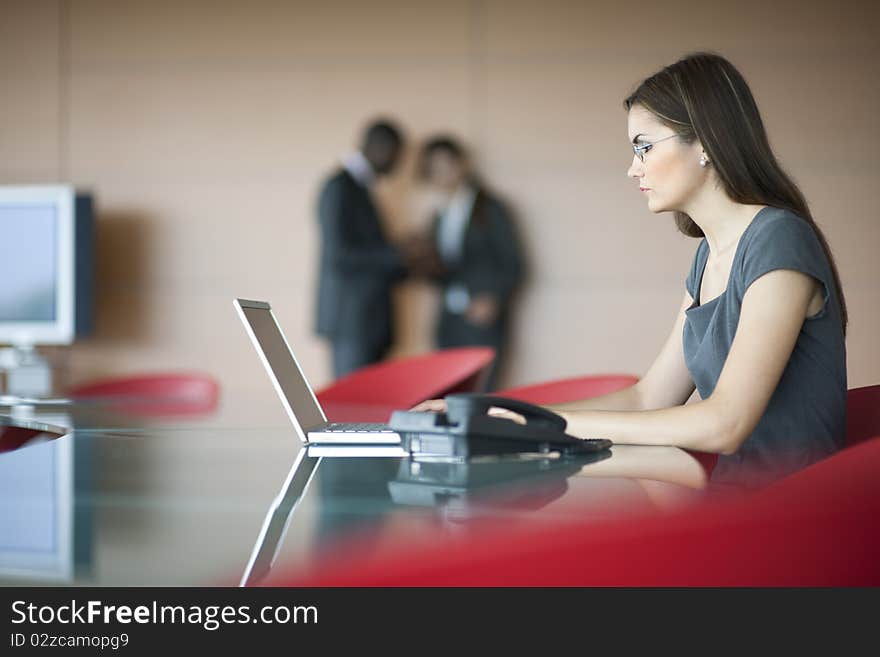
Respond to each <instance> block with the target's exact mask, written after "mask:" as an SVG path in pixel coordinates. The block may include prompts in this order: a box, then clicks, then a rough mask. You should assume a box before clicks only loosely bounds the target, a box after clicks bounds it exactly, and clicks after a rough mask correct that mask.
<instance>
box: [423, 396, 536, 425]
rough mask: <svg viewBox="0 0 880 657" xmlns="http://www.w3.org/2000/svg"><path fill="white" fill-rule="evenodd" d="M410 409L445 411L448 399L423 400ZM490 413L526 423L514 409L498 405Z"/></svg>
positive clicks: (430, 411) (428, 411)
mask: <svg viewBox="0 0 880 657" xmlns="http://www.w3.org/2000/svg"><path fill="white" fill-rule="evenodd" d="M409 410H410V411H411V412H415V413H445V412H446V400H445V399H428V400H427V401H423V402H422V403H421V404H416V405H415V406H413V407H412V408H411V409H409ZM488 415H491V416H492V417H497V418H501V419H503V420H513V421H514V422H516V423H517V424H525V423H526V419H525V418H524V417H523V416H522V415H520V414H519V413H514V412H513V411H508V410H507V409H506V408H499V407H498V406H492V407H491V408H490V409H489V412H488Z"/></svg>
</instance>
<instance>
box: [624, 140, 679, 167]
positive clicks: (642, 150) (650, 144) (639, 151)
mask: <svg viewBox="0 0 880 657" xmlns="http://www.w3.org/2000/svg"><path fill="white" fill-rule="evenodd" d="M673 137H678V135H669V136H668V137H663V138H662V139H658V140H656V141H646V142H645V143H644V144H642V145H641V146H638V145H636V144H633V145H632V149H633V153H635V154H636V157H637V158H639V162H644V161H645V154H646V153H647V152H648V151H649V150H651V149H652V148H654V144H659V143H660V142H661V141H666V140H667V139H672V138H673Z"/></svg>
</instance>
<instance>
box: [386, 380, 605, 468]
mask: <svg viewBox="0 0 880 657" xmlns="http://www.w3.org/2000/svg"><path fill="white" fill-rule="evenodd" d="M445 401H446V411H445V412H442V413H437V412H433V411H429V412H425V413H416V412H412V411H395V412H394V413H393V414H392V415H391V419H390V420H389V422H388V424H389V426H390V427H391V428H392V429H394V430H395V431H397V432H398V433H399V434H400V435H401V438H402V441H403V447H404V449H406V450H407V451H409V452H410V453H411V454H419V455H436V456H450V457H465V458H466V457H470V456H478V455H485V454H504V453H511V452H550V451H559V452H562V453H563V454H584V453H593V452H597V451H601V450H604V449H608V448H609V447H611V441H610V440H604V439H592V440H583V439H580V438H575V437H574V436H570V435H568V434H567V433H565V428H566V424H567V423H566V421H565V419H564V418H563V417H561V416H559V415H557V414H556V413H553V412H552V411H549V410H547V409H545V408H541V407H539V406H535V405H533V404H529V403H526V402H523V401H519V400H517V399H509V398H507V397H497V396H494V395H480V394H465V393H459V394H452V395H447V396H446V399H445ZM492 407H498V408H503V409H506V410H509V411H513V412H514V413H519V414H520V415H522V416H523V417H524V418H525V420H526V424H524V425H523V424H520V423H518V422H514V421H513V420H510V419H507V418H504V417H498V416H492V415H489V409H490V408H492Z"/></svg>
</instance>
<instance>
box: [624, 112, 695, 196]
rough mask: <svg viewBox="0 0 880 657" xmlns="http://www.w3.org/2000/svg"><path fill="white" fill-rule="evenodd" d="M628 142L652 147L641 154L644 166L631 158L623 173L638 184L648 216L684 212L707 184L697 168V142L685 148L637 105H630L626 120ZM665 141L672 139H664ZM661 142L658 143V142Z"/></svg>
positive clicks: (683, 144)
mask: <svg viewBox="0 0 880 657" xmlns="http://www.w3.org/2000/svg"><path fill="white" fill-rule="evenodd" d="M627 132H628V133H629V140H630V142H631V143H634V144H635V145H637V146H644V145H646V144H652V146H650V148H649V149H648V150H647V151H644V152H643V154H644V158H645V160H644V162H642V161H641V160H640V159H639V158H638V156H636V155H635V154H633V160H632V165H631V166H630V168H629V170H628V171H627V172H626V175H628V176H629V177H631V178H635V179H636V180H637V181H638V183H639V189H640V190H641V192H642V193H643V194H645V195H646V196H647V198H648V209H649V210H650V211H651V212H654V213H657V212H671V211H674V210H681V211H686V210H685V209H684V208H686V207H687V206H688V203H689V201H690V199H691V198H693V196H694V194H695V193H696V192H697V190H699V189H700V188H701V187H702V185H703V184H704V183H705V181H706V177H707V175H708V173H707V167H701V166H700V154H701V153H702V146H701V145H700V143H699V141H694V142H693V143H692V144H685V143H683V142H682V141H680V140H679V139H678V137H675V136H673V135H675V132H674V131H673V130H672V129H671V128H669V127H667V126H665V125H663V124H662V123H661V122H660V121H659V120H658V119H657V118H656V117H655V116H654V115H653V114H651V113H650V112H649V111H648V110H646V109H645V108H644V107H642V106H640V105H633V107H632V108H631V109H630V111H629V117H628V118H627ZM666 137H671V138H670V139H666ZM661 139H662V140H663V141H660V140H661Z"/></svg>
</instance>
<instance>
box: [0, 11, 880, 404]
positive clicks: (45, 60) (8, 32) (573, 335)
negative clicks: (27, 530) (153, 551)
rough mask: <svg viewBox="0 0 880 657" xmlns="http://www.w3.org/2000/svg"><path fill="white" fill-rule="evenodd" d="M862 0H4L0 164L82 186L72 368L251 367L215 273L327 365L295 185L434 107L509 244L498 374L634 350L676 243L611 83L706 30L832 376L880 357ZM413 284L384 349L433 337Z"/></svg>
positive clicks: (412, 346) (679, 276) (81, 373)
mask: <svg viewBox="0 0 880 657" xmlns="http://www.w3.org/2000/svg"><path fill="white" fill-rule="evenodd" d="M867 4H869V3H864V2H860V1H844V2H833V3H832V2H792V3H775V2H774V3H768V2H765V1H761V2H758V1H756V0H747V1H744V2H738V3H731V2H726V1H725V2H722V1H721V0H704V1H700V2H696V1H693V2H681V1H679V2H672V3H657V5H656V6H655V4H653V3H641V4H640V5H639V6H638V7H636V6H633V5H631V4H625V3H609V2H573V1H568V2H566V1H562V0H551V1H547V0H544V1H541V2H537V1H523V2H519V1H516V2H514V1H510V0H498V1H493V0H485V1H477V0H472V1H468V0H452V1H448V2H442V3H440V2H413V1H412V0H409V1H407V0H401V1H397V0H382V1H379V2H357V1H354V0H349V1H333V0H330V1H325V2H321V3H313V2H280V1H277V2H271V1H268V0H260V1H248V2H229V1H223V2H218V1H216V0H198V1H193V0H187V1H185V2H181V1H180V0H175V1H168V0H152V1H149V2H147V1H142V2H133V1H122V0H71V1H67V2H63V1H61V0H29V1H23V0H0V12H2V20H0V89H2V90H3V91H2V94H3V95H2V98H3V102H2V103H0V183H2V184H10V183H19V182H47V181H57V180H70V181H72V182H74V183H76V184H78V185H81V186H83V187H86V188H91V189H92V190H94V192H95V194H96V196H97V200H98V204H99V207H100V221H99V248H100V262H99V272H98V273H99V284H98V291H99V299H98V300H99V312H98V330H97V334H96V335H95V336H94V338H92V339H90V340H88V341H85V342H83V343H81V344H78V345H77V346H76V347H75V348H74V349H73V350H72V352H71V353H69V354H65V353H62V354H60V355H59V354H56V357H61V358H62V359H66V361H67V365H68V370H69V373H70V377H71V378H72V379H74V380H81V379H86V378H89V377H91V376H94V375H98V374H106V373H115V372H125V371H133V370H140V369H159V368H194V369H202V370H207V371H209V372H212V373H214V374H216V375H217V376H218V377H219V378H220V379H221V381H222V382H223V384H224V385H225V386H226V387H227V389H240V390H253V391H260V392H262V391H265V390H267V389H268V388H267V384H266V381H265V379H264V374H263V373H262V371H261V370H260V367H259V364H258V362H257V360H256V359H255V358H254V355H253V353H252V350H251V347H250V345H249V344H248V342H247V341H246V339H245V337H244V334H243V331H242V329H241V327H240V325H239V324H238V320H237V319H236V317H235V315H234V312H233V309H232V306H231V299H232V298H233V297H234V296H251V297H256V298H266V299H269V300H271V301H272V302H273V305H274V306H275V307H276V309H277V313H278V315H279V317H280V319H281V321H282V323H283V325H284V328H285V330H286V331H287V333H288V337H289V338H290V341H291V343H292V344H293V345H294V347H295V349H296V351H297V354H298V356H299V357H300V360H301V362H302V364H303V365H304V367H305V369H306V371H307V373H308V374H309V376H310V377H311V378H312V379H313V380H314V382H315V383H316V384H322V383H325V382H327V381H328V380H329V366H328V365H329V363H328V352H327V348H326V346H325V345H324V344H323V343H322V342H320V341H319V340H318V339H316V338H315V336H314V335H313V334H312V333H311V322H312V309H313V287H314V271H315V265H316V262H315V254H316V243H317V234H316V230H315V219H314V216H313V204H314V197H315V193H316V188H317V185H318V184H319V182H320V179H321V177H322V176H323V175H324V174H325V173H326V172H327V171H328V170H329V169H330V168H331V167H332V166H334V162H335V161H336V158H337V157H338V156H339V154H341V153H342V152H344V151H345V150H346V149H347V148H349V147H350V145H351V144H352V142H353V140H354V138H355V136H356V134H357V132H358V129H359V127H360V126H361V125H362V123H363V122H364V120H366V119H367V118H369V117H371V116H373V115H374V114H376V113H390V114H392V115H393V116H395V117H397V118H398V119H399V120H400V121H401V122H402V123H403V124H404V125H405V126H406V128H407V130H408V131H409V133H410V134H411V135H412V136H415V137H422V136H424V135H426V134H427V133H429V132H431V131H434V130H438V129H443V130H447V129H448V130H452V131H454V132H456V133H458V134H460V135H461V136H462V137H463V138H464V139H465V140H467V141H468V142H469V143H471V144H472V145H473V147H474V148H475V150H476V152H477V155H478V159H479V161H480V164H481V166H482V168H483V171H484V173H485V174H486V177H487V178H488V179H489V180H490V181H491V182H492V183H493V184H494V186H495V187H496V188H497V189H498V190H499V191H500V192H502V194H504V195H505V196H506V197H507V198H508V199H509V200H510V202H511V203H512V204H513V205H514V206H515V208H516V210H517V211H518V215H519V218H520V229H521V232H522V233H523V235H524V236H525V238H526V240H527V241H528V243H529V251H530V259H531V262H532V273H533V275H532V279H531V281H530V283H529V285H528V287H527V289H526V290H525V291H524V294H523V296H522V303H521V304H520V309H519V315H518V326H517V331H516V336H515V340H514V342H515V344H514V347H513V350H512V351H513V356H514V358H513V359H512V362H511V367H510V369H509V372H508V376H507V382H508V383H520V382H527V381H533V380H539V379H545V378H554V377H560V376H566V375H574V374H578V373H590V372H599V371H628V372H634V373H641V372H643V371H644V369H645V368H646V367H647V365H648V364H649V363H650V360H651V358H652V357H653V355H654V354H655V353H656V350H657V349H658V348H659V346H660V344H661V343H662V341H663V339H664V338H665V335H666V333H667V331H668V329H669V326H670V324H671V322H672V319H673V316H674V313H675V309H676V307H677V303H678V301H679V299H680V296H681V290H682V286H683V280H684V277H685V273H686V271H687V269H688V266H689V264H690V260H691V257H692V254H693V250H694V248H695V247H696V242H695V241H693V240H689V239H687V238H684V237H682V236H680V235H678V234H677V233H676V232H675V229H674V227H673V225H672V223H671V218H670V217H669V216H667V215H659V216H654V215H651V214H650V213H649V212H648V211H647V209H646V207H645V204H644V199H643V198H641V197H640V196H639V194H638V192H637V191H636V190H635V186H634V185H633V184H632V183H631V181H628V180H627V179H626V178H625V175H624V174H625V171H626V168H627V166H628V164H629V162H630V159H631V153H630V151H629V150H628V146H627V140H626V134H625V133H626V127H625V116H624V113H623V111H622V109H621V100H622V98H623V97H624V96H625V95H626V93H627V92H628V91H629V90H630V89H631V88H632V87H633V85H634V84H635V83H636V82H638V81H639V80H640V79H641V78H643V77H644V76H645V75H647V74H650V73H651V72H653V70H655V69H656V68H658V67H659V66H661V65H662V64H665V63H668V62H671V61H673V60H674V59H675V58H677V57H678V56H680V55H682V54H684V53H686V52H688V51H691V50H695V49H700V48H712V49H715V50H717V51H719V52H721V53H722V54H724V55H726V56H727V57H729V58H730V59H731V60H732V61H733V62H734V63H735V64H736V65H737V66H739V67H740V69H741V70H742V71H743V73H744V74H745V76H746V78H747V79H748V80H749V81H750V84H751V85H752V88H753V91H754V93H755V95H756V97H757V99H758V103H759V106H760V107H761V108H762V111H763V114H764V118H765V122H766V124H767V128H768V131H769V134H770V137H771V141H772V143H773V145H774V147H775V149H776V150H777V154H778V156H779V157H780V159H781V160H782V162H783V163H784V164H785V166H787V167H788V169H789V170H790V171H791V173H792V174H793V175H794V177H795V178H796V180H797V181H798V182H799V183H800V184H801V185H802V187H803V190H804V192H805V193H806V195H807V197H808V199H809V200H810V202H811V204H812V207H813V210H814V215H815V216H816V217H817V220H818V221H819V222H820V224H821V225H822V226H823V227H824V228H825V229H826V233H827V235H828V237H829V240H830V242H831V245H832V247H833V249H834V251H835V254H836V257H837V260H838V264H839V267H840V270H841V275H842V277H843V281H844V286H845V291H846V293H847V296H848V300H849V304H850V312H851V325H850V326H851V328H850V333H849V341H848V344H849V368H850V370H849V371H850V384H851V385H862V384H867V383H876V382H878V381H880V351H878V350H877V349H876V347H875V342H876V336H877V335H878V334H880V310H878V304H877V286H878V281H880V258H878V257H877V253H878V248H880V222H878V220H877V210H876V208H875V193H876V189H877V181H878V179H880V165H878V159H877V157H876V153H877V148H876V145H875V143H876V136H875V134H874V132H875V123H876V110H877V107H878V106H880V86H878V72H880V70H878V69H880V63H878V62H880V56H878V55H880V52H878V50H880V49H878V46H877V42H876V33H877V29H878V27H880V20H878V19H880V12H878V10H877V9H876V8H873V9H869V8H866V5H867ZM875 7H876V5H875ZM381 191H382V198H383V201H384V203H385V205H386V207H387V208H388V214H389V216H390V217H391V223H392V228H393V231H394V232H395V233H399V232H403V231H405V230H407V229H411V228H414V227H416V226H419V225H421V224H422V222H423V214H422V213H420V212H419V210H420V209H421V208H423V199H421V197H420V195H419V194H418V190H417V189H414V188H413V187H412V185H411V183H410V181H409V180H408V179H407V177H406V176H400V177H398V178H397V179H396V180H394V181H391V182H390V183H389V184H387V185H385V187H384V188H383V189H382V190H381ZM0 248H8V247H7V246H0ZM432 294H433V293H432V292H431V291H430V290H428V289H426V288H425V287H423V286H420V285H415V284H411V285H408V286H406V287H405V288H403V289H402V290H401V291H400V297H401V302H402V304H401V313H400V314H401V317H400V321H401V323H402V324H403V326H404V330H403V334H402V341H401V344H400V345H399V349H398V353H414V352H418V351H422V350H424V349H427V348H428V347H429V338H428V330H429V327H430V312H431V308H432V303H433V296H432Z"/></svg>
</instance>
